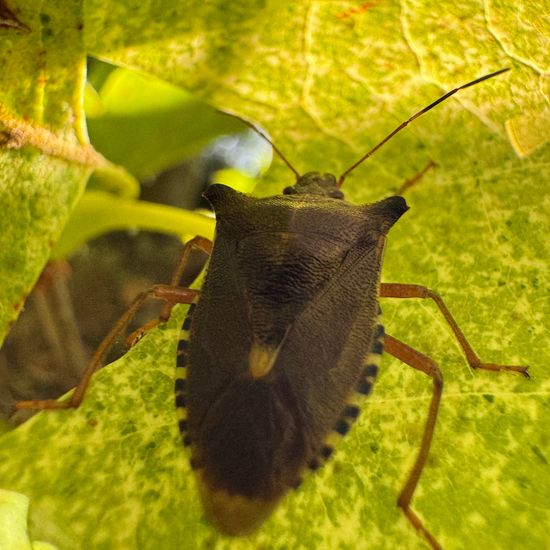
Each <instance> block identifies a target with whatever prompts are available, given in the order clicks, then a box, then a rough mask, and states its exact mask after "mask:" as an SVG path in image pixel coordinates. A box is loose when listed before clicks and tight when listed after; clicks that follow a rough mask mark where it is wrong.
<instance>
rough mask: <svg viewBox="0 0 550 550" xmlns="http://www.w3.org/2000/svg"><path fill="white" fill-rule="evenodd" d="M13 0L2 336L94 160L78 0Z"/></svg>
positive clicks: (4, 94) (0, 269)
mask: <svg viewBox="0 0 550 550" xmlns="http://www.w3.org/2000/svg"><path fill="white" fill-rule="evenodd" d="M38 4H39V3H37V2H33V1H28V2H18V3H17V6H14V5H13V3H11V6H12V8H13V13H14V15H16V16H17V18H18V19H19V20H20V21H21V22H22V23H23V24H24V25H25V26H24V27H12V26H5V25H0V67H1V70H0V135H1V139H0V212H2V222H1V224H0V228H1V229H0V339H1V337H2V336H3V335H4V334H5V331H6V328H7V325H8V323H10V322H12V321H13V320H14V318H15V316H16V314H17V312H18V311H19V310H20V308H21V307H22V305H23V302H24V299H25V297H26V295H27V294H28V292H29V290H30V288H32V286H33V284H34V282H35V281H36V278H37V277H38V274H39V273H40V271H41V270H42V267H43V266H44V264H45V262H46V260H47V259H48V256H49V253H50V250H51V248H52V246H53V244H54V242H55V240H56V239H57V237H58V236H59V233H60V231H61V229H62V226H63V224H64V223H65V220H66V219H67V217H68V215H69V212H70V210H71V208H72V206H73V205H74V204H75V202H76V200H77V198H78V196H79V195H80V193H81V192H82V190H83V189H84V184H85V182H86V179H87V177H88V175H89V173H90V171H91V168H92V166H95V165H97V164H98V163H100V162H101V159H100V158H99V157H98V156H97V155H95V154H93V152H91V151H90V150H89V149H88V148H87V147H86V137H85V135H84V131H83V123H82V108H81V92H82V87H83V78H84V67H85V58H84V49H83V44H82V28H81V27H82V25H81V22H82V21H81V13H80V9H79V6H78V3H76V2H72V3H71V2H54V3H48V6H47V9H44V11H42V10H40V5H38Z"/></svg>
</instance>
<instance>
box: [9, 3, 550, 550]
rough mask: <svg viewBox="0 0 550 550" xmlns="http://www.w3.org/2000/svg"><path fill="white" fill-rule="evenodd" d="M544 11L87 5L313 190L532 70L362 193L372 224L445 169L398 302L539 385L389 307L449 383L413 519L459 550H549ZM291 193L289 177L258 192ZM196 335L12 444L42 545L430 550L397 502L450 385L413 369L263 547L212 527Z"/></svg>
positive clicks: (34, 424) (115, 375)
mask: <svg viewBox="0 0 550 550" xmlns="http://www.w3.org/2000/svg"><path fill="white" fill-rule="evenodd" d="M543 11H544V10H543V8H542V5H540V4H539V6H537V4H536V2H523V3H522V6H520V7H518V6H517V4H516V3H512V2H504V1H502V2H494V1H492V2H491V1H489V2H485V3H483V4H480V3H476V2H472V1H468V2H463V3H461V4H460V5H454V4H452V5H451V3H445V4H443V5H441V4H440V5H438V6H437V9H436V10H434V4H433V3H432V2H406V1H405V2H401V3H394V2H379V3H374V2H373V3H360V2H337V1H336V2H275V1H274V0H273V1H262V2H259V1H258V2H252V1H249V2H240V3H226V2H208V3H206V2H186V3H172V2H168V0H166V1H156V2H147V1H145V2H140V3H139V4H138V3H135V2H116V3H111V2H100V1H96V2H86V3H85V4H84V11H83V21H84V36H85V41H84V42H85V47H86V48H87V50H88V51H89V52H91V53H93V54H95V55H97V56H99V57H101V58H104V59H108V60H110V61H113V62H115V63H121V64H125V65H130V66H136V67H139V68H140V69H143V70H146V71H148V72H151V73H154V74H155V75H157V76H159V77H160V78H163V79H165V80H167V81H170V82H172V83H174V84H177V85H180V86H181V87H183V88H186V89H188V90H191V91H192V92H194V93H195V94H197V95H199V96H201V97H203V98H206V99H208V100H210V101H211V102H212V103H214V104H215V106H216V107H218V108H221V109H225V110H231V111H234V112H237V113H238V114H241V115H243V116H247V117H249V118H251V119H253V120H255V121H257V122H259V123H261V124H262V125H263V127H264V128H266V129H267V130H268V131H269V132H270V133H271V136H272V137H273V139H274V140H275V142H276V143H277V144H278V145H279V146H280V148H281V149H282V150H283V151H284V152H286V153H287V155H288V157H289V158H290V160H291V162H293V163H294V164H295V165H296V168H297V169H298V170H299V171H301V172H304V171H306V170H310V169H318V170H323V171H326V170H329V171H334V172H336V173H339V172H341V171H342V170H344V169H345V168H346V167H347V166H349V165H350V164H351V163H352V162H354V161H355V160H356V159H357V158H359V156H360V155H361V154H362V153H363V152H364V151H366V150H367V149H368V148H369V147H371V146H373V145H374V144H376V143H377V142H378V141H379V140H380V139H381V138H382V137H384V136H385V135H386V134H387V133H389V132H390V131H391V130H392V129H393V128H394V127H395V126H397V125H398V124H399V123H400V122H401V121H403V120H404V119H405V118H407V117H408V116H409V115H410V114H412V113H414V112H415V111H416V110H418V109H419V108H421V107H423V106H424V105H426V104H427V103H429V102H430V101H431V100H433V99H435V98H436V97H437V96H438V95H440V94H442V93H444V92H445V91H447V90H448V89H450V88H452V87H454V86H455V85H458V84H462V83H464V82H466V81H468V80H469V79H472V78H475V77H477V76H480V75H482V74H484V73H487V72H490V71H492V70H496V69H499V68H502V67H511V68H512V70H511V71H510V72H509V73H506V74H504V75H501V76H500V77H498V78H495V79H494V80H490V81H487V82H485V83H483V84H481V85H479V86H478V87H474V88H470V89H468V90H464V91H462V92H460V93H459V95H457V96H456V97H455V98H453V99H451V100H449V101H448V102H447V103H445V104H443V105H441V106H439V107H437V108H436V109H435V110H434V111H432V112H430V113H429V114H427V115H425V116H424V117H422V118H420V119H419V120H417V121H415V122H414V123H413V125H411V127H410V128H409V129H407V130H406V131H404V132H403V133H402V134H400V135H399V136H398V137H396V138H395V139H394V140H392V141H391V142H390V143H388V144H387V145H386V146H384V148H383V149H382V150H380V151H379V152H378V153H376V155H375V156H374V157H373V158H372V159H370V160H369V161H368V163H367V164H365V165H363V166H362V167H360V168H359V169H357V171H355V172H354V173H353V174H352V175H351V176H349V178H348V180H347V182H346V184H345V190H346V192H347V196H348V198H349V199H350V200H352V201H354V202H367V201H372V200H375V199H377V198H381V197H383V196H385V195H387V194H388V193H391V192H395V191H396V189H397V188H398V186H399V185H400V184H401V183H402V182H403V181H404V180H405V179H407V178H408V177H410V176H412V175H413V174H414V173H415V172H416V171H418V170H419V169H421V168H422V167H423V166H424V165H425V164H426V162H428V160H430V159H431V160H433V161H435V162H436V163H437V164H438V167H437V169H435V170H433V171H431V172H429V173H428V174H427V175H426V177H425V178H424V179H423V180H422V181H421V182H420V183H419V184H418V185H417V186H416V187H413V188H412V189H411V190H410V191H408V192H407V194H406V196H407V200H408V202H409V204H410V206H411V210H410V211H409V212H407V214H406V215H405V216H404V217H403V218H402V219H401V220H400V221H399V222H398V224H397V225H396V227H395V228H394V229H393V230H392V232H391V233H390V238H389V242H388V246H387V250H386V261H385V265H384V269H383V279H384V280H386V281H398V282H411V283H419V284H425V285H427V286H429V287H431V288H434V289H436V290H438V291H439V292H440V293H441V294H442V296H443V297H444V299H445V300H446V302H447V304H448V305H449V307H450V308H451V310H452V311H453V312H454V314H455V316H456V318H457V320H458V321H459V323H460V325H461V326H462V328H463V329H464V332H465V333H466V335H467V336H468V337H469V339H470V341H471V343H472V345H473V346H474V348H475V349H476V350H477V351H478V352H479V354H480V355H481V357H482V358H483V359H484V360H488V361H494V362H504V363H511V364H529V365H530V372H531V375H532V379H531V380H524V379H522V378H520V377H518V376H514V375H511V374H492V373H487V372H472V371H471V370H470V369H469V368H468V366H467V365H466V363H465V361H464V360H463V358H462V356H461V354H460V351H459V349H458V347H457V345H456V343H455V342H454V340H453V338H452V337H451V336H450V333H449V330H448V329H447V327H446V325H445V323H444V322H443V320H442V318H441V316H440V314H439V313H438V311H437V310H436V308H435V306H434V305H433V304H429V303H420V302H419V301H412V302H414V303H395V301H391V300H383V303H382V308H383V311H384V314H385V325H386V328H387V331H388V332H390V333H391V334H393V335H394V336H396V337H398V338H401V339H403V340H404V341H406V342H408V343H410V344H411V345H414V346H415V347H417V348H418V349H420V350H421V351H423V352H424V353H427V354H428V355H430V356H432V357H433V358H434V359H435V360H436V361H438V363H439V364H440V366H441V369H442V371H443V375H444V378H445V382H446V385H445V392H444V397H443V402H442V407H441V414H440V418H439V422H438V426H437V430H436V434H435V439H434V444H433V448H432V451H431V454H430V459H429V461H428V465H427V467H426V469H425V472H424V474H423V476H422V478H421V481H420V484H419V488H418V491H417V493H416V495H415V499H414V501H413V506H414V509H415V510H416V511H417V513H418V514H419V515H420V516H421V517H422V518H423V519H424V521H425V522H426V524H427V525H428V526H429V528H430V529H431V530H432V532H433V533H434V534H435V536H436V537H437V538H438V540H439V541H440V542H441V544H442V545H443V547H444V548H446V549H462V548H497V549H509V548H529V549H543V548H546V546H547V533H546V525H547V524H548V522H549V521H550V512H549V509H550V504H549V502H548V494H549V492H550V473H549V461H550V451H549V441H548V435H547V434H548V431H549V420H550V414H549V408H550V407H549V399H548V396H549V389H550V388H549V386H550V384H549V382H548V379H547V376H546V373H547V372H548V367H547V366H548V364H549V358H548V350H547V343H546V340H547V338H546V329H545V327H546V326H547V324H548V317H549V315H550V311H549V309H550V301H549V299H548V298H549V296H548V288H549V287H550V281H549V273H548V252H549V245H548V232H549V230H550V221H549V216H548V211H549V206H550V204H549V203H550V199H549V197H548V191H547V189H548V181H549V173H550V161H549V157H550V154H549V150H548V146H547V145H546V146H545V145H542V146H540V147H538V148H536V149H535V150H533V152H532V153H531V154H528V155H526V156H524V157H523V158H520V157H519V156H518V155H517V154H516V152H515V151H514V147H513V144H512V143H510V141H509V140H508V138H507V134H506V131H505V123H506V122H507V121H508V120H512V119H515V118H517V117H519V116H530V117H535V119H536V118H537V117H538V116H539V114H540V113H544V112H545V110H547V109H548V105H547V97H548V93H547V92H548V90H547V89H545V86H547V81H548V79H547V78H546V79H545V78H544V74H545V73H547V72H548V66H547V65H545V63H547V62H548V61H547V60H548V59H549V58H548V56H547V55H544V54H543V53H541V52H544V51H546V52H547V51H548V35H549V33H548V29H547V28H546V27H545V25H547V23H546V22H545V20H544V19H543V18H542V15H541V14H542V13H543ZM190 14H192V15H190ZM529 14H532V15H529ZM539 14H540V15H539ZM544 48H546V50H545V49H544ZM540 116H543V115H540ZM524 130H525V129H524ZM537 131H538V130H537ZM291 182H292V174H290V173H289V172H288V171H287V170H286V169H285V168H284V167H282V166H281V165H280V163H277V162H276V163H275V165H274V167H273V169H272V170H271V171H270V172H269V174H268V175H267V177H266V179H265V181H262V182H261V183H260V184H259V185H258V191H259V192H260V193H262V194H268V193H272V192H278V191H280V190H281V188H282V187H283V186H284V185H287V184H289V183H291ZM183 313H184V312H183V310H178V312H177V314H176V315H175V316H174V318H173V319H172V320H171V321H170V323H169V324H168V325H167V326H165V327H163V328H160V329H158V330H155V331H154V332H152V333H151V334H150V335H148V336H147V337H146V338H145V339H144V340H143V341H142V342H140V344H138V346H136V347H135V348H134V349H133V350H132V351H131V352H130V353H129V354H127V355H126V356H125V357H124V358H123V360H121V361H119V362H118V363H116V364H115V365H112V366H109V367H108V368H106V369H104V370H103V371H101V372H100V373H99V374H98V375H97V376H96V377H95V378H94V380H93V384H92V388H91V391H90V394H89V396H88V398H87V399H86V401H85V403H84V404H83V405H82V407H81V408H80V409H79V410H78V411H66V412H57V413H42V414H40V415H38V416H37V417H36V418H34V419H32V420H31V421H30V422H28V423H27V424H26V425H24V426H23V427H21V428H19V429H17V430H15V431H14V432H12V433H9V434H7V435H4V436H2V438H1V439H0V486H1V487H4V488H7V489H14V490H18V491H20V492H22V493H24V494H27V495H29V496H30V497H31V532H32V537H33V538H40V539H42V540H47V541H49V542H52V543H55V544H56V545H58V546H59V548H68V549H69V548H71V549H72V548H85V549H88V548H89V549H94V550H95V549H103V548H105V549H120V548H124V549H147V548H151V549H153V548H154V549H157V548H163V549H174V550H175V549H178V548H232V549H233V548H235V549H252V548H260V547H262V548H281V549H282V548H321V549H323V548H327V549H328V548H350V549H351V548H353V549H356V548H359V549H361V548H369V549H395V548H411V549H416V548H426V547H427V545H426V543H425V542H424V541H423V540H422V539H420V538H419V537H418V535H417V534H416V533H415V532H414V530H413V529H412V528H411V526H410V525H409V524H408V522H407V521H406V520H405V519H404V517H403V516H402V514H401V513H400V511H399V510H398V509H397V507H396V504H395V501H396V497H397V494H398V492H399V490H400V488H401V487H402V485H403V483H404V481H405V479H406V477H407V472H408V470H409V469H410V467H411V465H412V463H413V460H414V457H415V454H416V452H417V450H418V446H419V441H420V438H421V435H422V426H423V422H424V420H425V418H426V412H427V407H428V402H429V398H430V389H431V383H430V381H429V379H427V378H426V377H425V376H424V375H422V374H421V373H418V372H416V371H413V370H412V369H410V368H408V367H406V366H404V365H401V364H400V363H399V362H397V361H395V360H393V359H392V358H390V357H385V358H384V361H383V365H382V372H381V374H380V377H379V381H378V382H377V385H376V387H375V391H374V394H373V395H372V396H371V397H370V398H369V402H368V403H367V406H366V407H365V408H364V410H363V412H362V415H361V417H360V420H359V421H358V423H357V424H356V426H355V427H354V429H353V430H352V433H351V434H350V435H349V436H347V437H346V438H345V439H344V440H343V442H342V444H341V445H340V447H339V449H338V452H337V454H336V457H335V460H333V462H332V463H331V464H330V466H328V467H327V468H325V469H324V470H323V471H322V472H320V473H319V474H316V475H314V476H310V477H309V478H308V479H307V480H306V481H305V483H304V485H303V486H302V487H301V488H300V489H299V490H298V491H296V492H293V493H292V494H290V495H289V496H288V498H287V499H286V500H285V501H284V502H283V503H282V504H281V506H279V507H278V509H277V510H276V512H275V514H274V515H273V517H272V518H270V520H269V521H268V522H267V523H266V524H265V525H264V527H262V529H261V530H260V531H259V532H258V533H257V534H255V535H253V536H251V537H249V538H244V539H239V540H231V539H227V538H224V537H222V536H220V535H219V534H217V533H216V531H214V530H213V529H212V528H211V527H210V526H208V525H207V523H206V522H205V520H204V518H203V513H202V510H201V507H200V503H199V501H198V496H197V491H196V488H195V484H194V480H193V477H192V474H191V472H190V469H189V466H188V463H187V461H188V455H187V452H186V451H185V449H184V448H183V447H182V446H181V444H180V443H179V437H178V433H177V426H176V420H175V414H174V409H173V396H172V386H173V371H174V363H175V348H176V344H177V327H178V323H179V322H181V319H182V315H183ZM107 329H108V327H105V330H106V331H107ZM335 330H337V327H335ZM314 369H315V366H314V365H312V376H314V375H315V371H314Z"/></svg>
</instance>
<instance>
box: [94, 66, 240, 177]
mask: <svg viewBox="0 0 550 550" xmlns="http://www.w3.org/2000/svg"><path fill="white" fill-rule="evenodd" d="M99 98H100V101H101V110H100V111H99V112H96V113H95V114H93V116H90V115H89V118H88V130H89V132H90V138H91V141H92V143H93V144H94V146H95V147H96V149H97V150H98V151H100V152H101V153H102V154H103V155H105V156H106V157H107V158H109V159H110V160H111V161H113V162H116V163H118V164H121V165H123V166H125V167H126V168H128V170H130V171H131V172H132V173H133V174H134V175H135V176H137V177H139V178H141V179H144V178H147V177H151V176H152V175H154V174H155V173H157V172H159V171H160V170H163V169H166V168H168V167H170V166H173V165H174V164H177V163H178V162H182V160H183V159H185V158H187V157H189V156H192V155H196V154H198V153H199V152H200V151H201V149H202V148H204V146H205V145H207V144H208V143H209V142H210V141H211V140H212V139H213V138H215V137H217V136H219V135H220V134H224V133H227V134H229V133H235V132H237V131H238V130H239V129H240V126H239V124H238V122H237V121H235V120H234V119H232V118H229V117H221V116H219V114H218V113H217V112H216V111H215V109H213V108H212V107H210V106H209V105H207V104H206V103H204V102H203V101H200V100H198V99H197V98H196V97H193V96H192V95H191V94H190V93H188V92H185V91H184V90H182V89H181V88H179V87H177V86H174V85H172V84H169V83H168V82H164V81H162V80H160V79H158V78H154V77H151V76H148V75H145V74H140V73H136V72H133V71H130V70H128V69H123V68H119V69H116V70H114V71H112V72H111V73H110V74H109V76H108V77H107V80H106V81H105V82H104V84H103V86H102V88H101V90H100V91H99ZM98 109H99V107H98V106H97V104H94V107H93V111H98Z"/></svg>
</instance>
